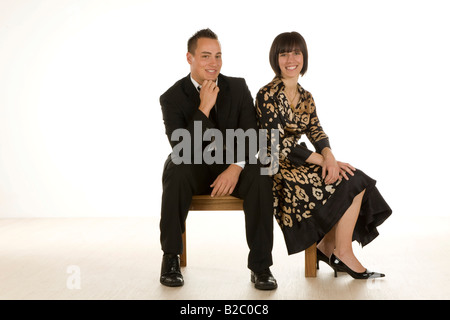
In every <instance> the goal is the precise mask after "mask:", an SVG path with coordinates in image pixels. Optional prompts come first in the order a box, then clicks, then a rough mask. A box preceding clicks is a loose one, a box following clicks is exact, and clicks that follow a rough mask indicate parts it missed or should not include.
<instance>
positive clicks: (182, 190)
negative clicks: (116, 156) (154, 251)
mask: <svg viewBox="0 0 450 320" xmlns="http://www.w3.org/2000/svg"><path fill="white" fill-rule="evenodd" d="M227 167H228V165H227V164H212V165H207V164H179V165H176V164H174V163H173V162H172V160H171V158H170V156H169V158H168V159H167V160H166V162H165V164H164V171H163V178H162V182H163V193H162V202H161V221H160V230H161V247H162V250H163V252H164V253H171V254H181V253H182V252H183V242H182V234H183V232H184V226H185V221H186V218H187V215H188V212H189V207H190V204H191V200H192V196H193V195H196V194H209V193H211V191H212V189H211V188H210V187H209V186H210V185H211V184H212V183H213V181H214V180H215V178H216V177H217V176H218V175H219V174H220V173H221V172H223V171H224V170H225V169H226V168H227ZM232 195H233V196H235V197H238V198H240V199H243V200H244V204H243V206H244V214H245V230H246V237H247V244H248V246H249V249H250V252H249V255H248V265H247V266H248V268H249V269H251V270H253V271H261V270H263V269H265V268H268V267H270V266H271V265H272V247H273V195H272V179H271V178H270V177H269V176H265V175H261V174H260V166H259V165H256V164H246V165H245V167H244V169H243V170H242V172H241V174H240V177H239V181H238V183H237V185H236V187H235V189H234V191H233V193H232Z"/></svg>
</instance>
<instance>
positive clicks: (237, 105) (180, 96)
mask: <svg viewBox="0 0 450 320" xmlns="http://www.w3.org/2000/svg"><path fill="white" fill-rule="evenodd" d="M218 87H219V89H220V91H219V93H218V96H217V100H216V110H217V116H216V119H210V118H208V117H206V115H205V114H204V113H203V112H201V111H200V110H199V109H198V107H199V105H200V95H199V92H198V91H197V88H195V87H194V85H193V83H192V81H191V78H190V74H189V75H187V76H186V77H185V78H183V79H181V80H179V81H177V82H176V83H175V84H174V85H173V86H172V87H171V88H169V89H168V90H167V91H166V92H165V93H164V94H163V95H161V97H160V103H161V108H162V115H163V120H164V125H165V129H166V135H167V137H168V139H169V142H170V144H171V146H172V148H173V147H175V145H177V144H178V143H179V142H178V141H172V140H171V136H172V133H173V132H174V131H175V130H176V129H181V128H183V129H186V130H188V131H189V133H190V136H191V137H192V139H195V138H194V121H200V123H201V134H202V137H203V134H204V132H205V131H206V130H207V129H210V128H216V129H219V130H220V131H221V133H222V135H223V142H224V144H225V142H226V141H225V140H226V139H225V137H226V130H227V129H234V130H236V129H239V128H241V129H243V130H244V131H246V130H248V129H254V130H255V133H256V132H257V131H256V130H257V128H258V125H257V120H256V110H255V107H254V104H253V98H252V96H251V94H250V91H249V89H248V87H247V84H246V82H245V80H244V79H242V78H234V77H227V76H224V75H222V74H220V75H219V77H218ZM197 139H198V137H197ZM207 144H209V142H208V143H206V144H205V143H204V144H203V145H202V150H194V149H193V148H192V153H191V155H192V157H193V155H194V152H202V151H203V148H204V147H205V146H206V145H207ZM192 145H193V144H192ZM192 147H193V146H192ZM218 147H220V146H218ZM236 150H237V143H236V142H235V143H234V152H235V153H236ZM224 155H225V152H224ZM234 159H235V160H236V161H242V160H244V159H237V158H236V157H235V158H234ZM245 160H248V153H247V154H246V159H245ZM233 162H235V161H233Z"/></svg>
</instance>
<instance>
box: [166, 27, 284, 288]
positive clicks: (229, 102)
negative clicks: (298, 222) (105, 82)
mask: <svg viewBox="0 0 450 320" xmlns="http://www.w3.org/2000/svg"><path fill="white" fill-rule="evenodd" d="M186 56H187V61H188V63H189V65H190V69H191V72H190V74H189V75H188V76H187V77H185V78H183V79H181V80H179V81H178V82H176V83H175V84H174V85H173V86H172V87H171V88H170V89H168V90H167V91H166V92H165V93H164V94H163V95H162V96H161V98H160V103H161V107H162V114H163V120H164V125H165V128H166V134H167V137H168V138H169V142H170V144H171V146H172V148H173V150H174V152H172V155H170V156H169V157H168V159H167V160H166V162H165V164H164V172H163V179H162V180H163V194H162V205H161V221H160V230H161V247H162V250H163V252H164V255H163V260H162V266H161V277H160V282H161V283H162V284H163V285H166V286H171V287H173V286H182V285H183V284H184V279H183V276H182V274H181V271H180V264H179V254H181V253H182V250H183V246H182V234H183V232H184V226H185V220H186V217H187V214H188V211H189V206H190V203H191V199H192V195H195V194H207V193H210V194H211V196H213V197H214V196H223V195H229V194H231V195H233V196H236V197H239V198H241V199H243V200H244V213H245V225H246V237H247V243H248V246H249V249H250V252H249V255H248V268H249V269H250V270H251V281H252V282H254V283H255V287H256V288H257V289H262V290H271V289H275V288H276V287H277V282H276V280H275V278H274V277H273V275H272V274H271V272H270V269H269V267H270V266H271V265H272V253H271V252H272V246H273V216H272V214H273V213H272V211H273V201H272V199H273V196H272V181H271V179H270V177H269V176H266V175H261V174H260V166H259V165H258V164H250V163H249V154H248V152H247V153H245V154H244V155H242V154H241V155H238V156H237V157H234V158H233V160H234V161H232V162H231V163H230V162H229V163H224V162H220V161H216V162H215V163H212V164H208V163H210V162H208V163H206V162H205V161H204V159H201V161H200V162H199V161H198V155H200V156H201V155H205V154H207V152H210V155H211V154H215V152H219V154H222V155H223V157H220V156H219V158H220V159H225V155H226V154H229V153H230V151H234V153H233V154H235V153H236V152H235V151H237V150H236V148H237V144H236V143H235V144H234V145H228V144H227V146H223V144H221V143H215V144H214V143H211V141H209V142H208V143H204V142H203V141H202V143H200V144H198V143H197V144H196V143H195V142H194V140H196V139H197V141H198V139H200V140H203V134H204V133H205V131H207V130H208V129H216V132H217V130H218V131H220V132H221V133H223V137H225V132H226V130H227V129H239V128H240V129H243V130H244V131H246V130H248V129H251V130H257V122H256V113H255V108H254V105H253V99H252V97H251V94H250V91H249V90H248V87H247V85H246V83H245V80H244V79H241V78H232V77H226V76H224V75H222V74H220V69H221V67H222V53H221V46H220V43H219V41H218V38H217V36H216V34H215V33H214V32H212V31H211V30H209V29H203V30H200V31H198V32H197V33H196V34H195V35H193V36H192V37H191V38H190V39H189V41H188V52H187V55H186ZM177 130H178V131H177ZM180 130H181V131H182V132H187V133H189V136H190V137H191V140H190V141H191V149H189V150H183V153H184V154H183V159H184V161H180V158H179V157H178V158H177V155H176V154H175V149H176V146H177V144H178V143H181V142H184V141H180V142H178V139H175V138H174V137H175V136H178V135H176V134H175V133H177V132H179V131H180ZM172 134H174V136H172ZM198 135H200V136H201V137H198ZM223 140H225V139H223ZM217 141H220V139H218V140H216V142H217ZM213 142H214V141H213ZM223 142H225V141H223ZM230 146H231V148H234V149H235V150H229V148H230ZM227 148H228V150H227ZM195 157H197V160H196V159H195ZM186 159H187V161H186ZM191 159H194V160H192V161H190V160H191ZM228 159H229V158H228ZM217 162H218V163H217Z"/></svg>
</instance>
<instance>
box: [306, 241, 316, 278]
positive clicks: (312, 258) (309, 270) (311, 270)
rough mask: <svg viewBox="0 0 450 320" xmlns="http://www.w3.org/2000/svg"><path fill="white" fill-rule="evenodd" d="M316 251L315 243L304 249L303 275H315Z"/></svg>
mask: <svg viewBox="0 0 450 320" xmlns="http://www.w3.org/2000/svg"><path fill="white" fill-rule="evenodd" d="M316 266H317V251H316V244H315V243H314V244H313V245H312V246H311V247H309V248H308V249H306V250H305V277H312V278H315V277H316V272H317V269H316Z"/></svg>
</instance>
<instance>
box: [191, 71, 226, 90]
mask: <svg viewBox="0 0 450 320" xmlns="http://www.w3.org/2000/svg"><path fill="white" fill-rule="evenodd" d="M189 77H190V78H191V81H192V84H193V85H194V87H195V88H196V89H197V90H198V87H200V88H201V87H202V85H201V84H199V83H198V82H197V81H195V80H194V78H192V74H190V75H189ZM218 83H219V77H217V79H216V86H217V85H218Z"/></svg>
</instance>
